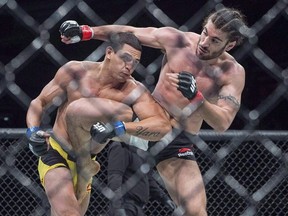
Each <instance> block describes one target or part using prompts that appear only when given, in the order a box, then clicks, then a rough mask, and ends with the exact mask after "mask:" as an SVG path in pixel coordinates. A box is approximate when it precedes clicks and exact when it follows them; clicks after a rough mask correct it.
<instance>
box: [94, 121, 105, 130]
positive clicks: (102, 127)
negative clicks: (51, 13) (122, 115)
mask: <svg viewBox="0 0 288 216" xmlns="http://www.w3.org/2000/svg"><path fill="white" fill-rule="evenodd" d="M94 128H95V129H97V130H98V131H99V132H103V131H105V130H106V128H105V127H104V126H103V125H102V124H101V123H100V122H97V124H95V125H94Z"/></svg>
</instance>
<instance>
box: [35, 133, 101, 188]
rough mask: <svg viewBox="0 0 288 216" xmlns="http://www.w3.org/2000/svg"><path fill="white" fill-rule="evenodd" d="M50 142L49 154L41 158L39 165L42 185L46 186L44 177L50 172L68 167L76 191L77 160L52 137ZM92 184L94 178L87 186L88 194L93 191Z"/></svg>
mask: <svg viewBox="0 0 288 216" xmlns="http://www.w3.org/2000/svg"><path fill="white" fill-rule="evenodd" d="M49 142H50V149H49V150H48V152H47V153H46V154H45V155H43V156H41V157H40V159H39V163H38V172H39V177H40V181H41V184H42V185H43V186H44V184H45V182H44V177H45V175H46V173H47V172H48V171H49V170H52V169H55V168H57V167H66V168H67V169H69V170H70V172H71V176H72V178H73V185H74V189H76V185H77V170H76V162H75V158H73V157H72V156H70V155H68V154H67V152H65V151H64V150H63V149H62V148H61V146H60V144H59V143H57V141H56V140H55V139H53V138H52V137H50V138H49ZM92 159H93V160H95V159H96V157H94V158H92ZM91 183H92V178H91V180H90V183H89V185H88V186H87V192H90V191H91Z"/></svg>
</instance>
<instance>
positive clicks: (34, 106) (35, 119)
mask: <svg viewBox="0 0 288 216" xmlns="http://www.w3.org/2000/svg"><path fill="white" fill-rule="evenodd" d="M42 115H43V107H42V106H41V103H40V102H39V101H38V100H36V99H35V100H33V101H32V102H31V104H30V106H29V109H28V111H27V114H26V124H27V127H35V126H40V124H41V118H42Z"/></svg>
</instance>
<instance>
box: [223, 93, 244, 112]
mask: <svg viewBox="0 0 288 216" xmlns="http://www.w3.org/2000/svg"><path fill="white" fill-rule="evenodd" d="M218 100H225V101H227V102H232V104H233V105H234V106H235V107H236V108H237V109H239V108H240V103H239V101H237V99H236V98H235V97H234V96H232V95H229V96H224V95H219V96H218Z"/></svg>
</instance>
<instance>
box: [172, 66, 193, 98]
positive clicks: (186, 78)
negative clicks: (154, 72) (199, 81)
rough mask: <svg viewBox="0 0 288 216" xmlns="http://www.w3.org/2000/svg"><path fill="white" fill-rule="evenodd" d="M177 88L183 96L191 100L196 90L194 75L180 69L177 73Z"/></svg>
mask: <svg viewBox="0 0 288 216" xmlns="http://www.w3.org/2000/svg"><path fill="white" fill-rule="evenodd" d="M178 79H179V82H178V88H177V89H178V90H179V91H181V93H182V94H183V95H184V97H186V98H188V99H189V100H192V99H193V98H194V97H195V96H196V94H197V92H198V89H197V85H196V80H195V78H194V76H193V75H192V74H191V73H189V72H186V71H182V72H180V73H179V74H178Z"/></svg>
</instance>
